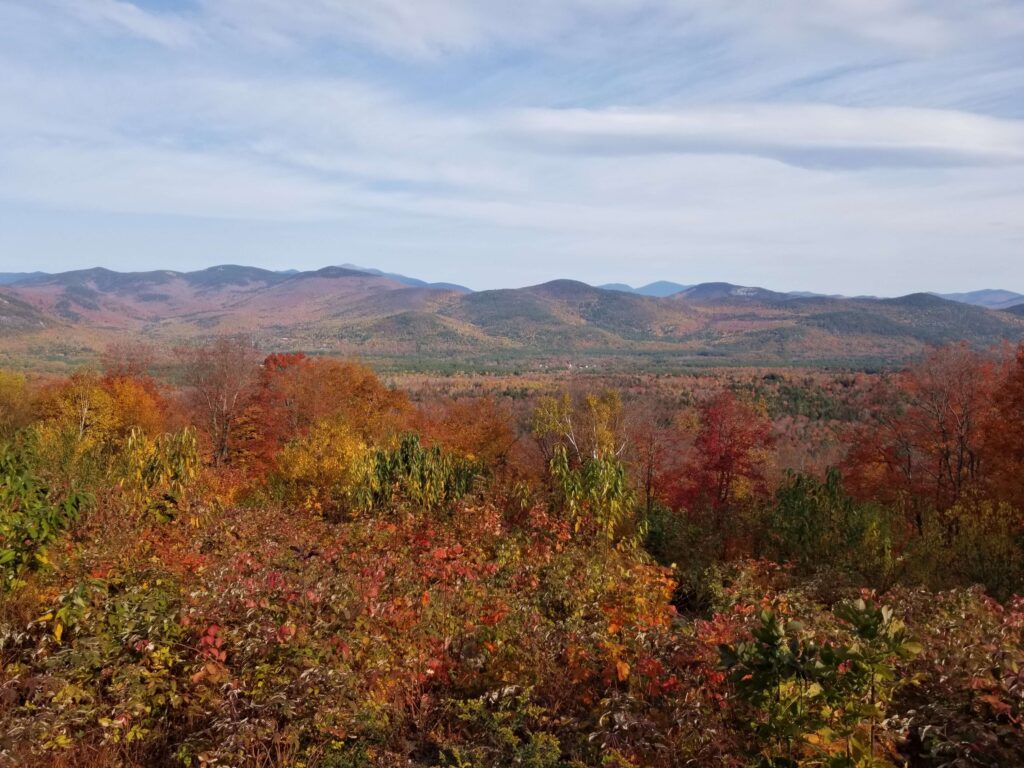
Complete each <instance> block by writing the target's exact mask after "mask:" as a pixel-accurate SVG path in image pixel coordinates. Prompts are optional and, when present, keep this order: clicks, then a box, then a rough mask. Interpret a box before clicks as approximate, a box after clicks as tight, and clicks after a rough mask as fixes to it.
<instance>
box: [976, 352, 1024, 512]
mask: <svg viewBox="0 0 1024 768" xmlns="http://www.w3.org/2000/svg"><path fill="white" fill-rule="evenodd" d="M992 402H993V406H994V407H993V409H992V412H991V413H990V414H989V419H990V420H989V423H988V425H987V427H988V428H987V429H986V432H985V455H986V457H987V460H988V462H989V473H988V474H989V482H990V487H991V490H992V491H993V494H994V495H995V496H996V497H997V498H1000V499H1002V500H1005V501H1008V502H1010V503H1012V504H1014V505H1016V506H1017V507H1020V508H1024V344H1021V345H1020V347H1018V349H1017V354H1016V357H1015V358H1014V359H1013V360H1012V362H1010V364H1009V365H1008V366H1007V370H1006V373H1005V376H1004V377H1003V379H1002V381H1001V382H1000V384H999V386H998V387H997V388H996V391H995V394H994V396H993V401H992Z"/></svg>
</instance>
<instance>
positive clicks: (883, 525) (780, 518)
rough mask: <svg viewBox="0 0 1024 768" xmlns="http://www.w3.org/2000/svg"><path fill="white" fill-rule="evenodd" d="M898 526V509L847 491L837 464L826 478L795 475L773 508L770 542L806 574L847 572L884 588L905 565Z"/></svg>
mask: <svg viewBox="0 0 1024 768" xmlns="http://www.w3.org/2000/svg"><path fill="white" fill-rule="evenodd" d="M897 525H898V524H897V521H896V518H895V513H894V512H893V511H892V510H889V509H888V508H886V507H883V506H881V505H878V504H862V503H859V502H857V501H855V500H854V499H853V498H851V497H850V496H849V495H847V493H846V492H845V490H844V489H843V481H842V477H841V475H840V474H839V471H838V470H836V469H834V468H833V469H830V470H829V471H828V473H827V475H826V477H825V480H824V481H820V480H817V479H816V478H814V477H811V476H809V475H802V474H790V476H789V481H788V483H787V484H786V485H784V486H783V487H782V488H780V489H779V491H778V493H777V494H776V499H775V504H774V505H772V506H771V507H770V509H769V511H768V514H767V528H768V531H767V533H768V537H767V541H766V544H767V548H768V551H769V553H770V554H771V555H772V556H773V557H774V558H775V559H776V560H778V561H779V562H791V563H793V564H795V565H796V566H797V567H798V568H799V569H800V571H801V572H802V573H804V574H807V573H814V572H829V573H832V574H833V575H836V574H845V575H846V577H847V578H849V577H853V578H854V579H855V580H856V582H857V583H859V584H869V585H871V586H873V587H877V588H883V589H884V588H886V587H888V586H891V585H892V583H893V580H894V578H895V576H896V571H897V568H898V565H899V563H898V560H897V558H896V556H895V554H894V549H896V542H894V538H895V537H894V528H896V527H897Z"/></svg>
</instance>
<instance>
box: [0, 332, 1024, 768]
mask: <svg viewBox="0 0 1024 768" xmlns="http://www.w3.org/2000/svg"><path fill="white" fill-rule="evenodd" d="M218 343H219V344H220V345H222V347H223V349H222V351H224V352H225V355H226V356H227V358H230V359H231V360H234V361H236V362H237V363H239V364H242V363H244V362H245V361H246V360H248V359H249V357H250V356H251V349H250V348H249V347H248V346H245V347H243V348H242V349H240V350H238V354H237V355H227V352H230V351H231V347H230V341H225V340H222V341H221V342H218ZM225 345H226V346H225ZM940 354H941V353H940ZM185 357H186V364H187V365H195V364H198V363H197V361H198V362H200V363H201V362H202V361H206V360H208V359H209V354H208V352H203V351H195V350H192V351H189V352H188V353H187V354H186V355H185ZM972 361H973V362H972ZM924 366H925V367H926V368H922V369H919V370H915V371H914V372H912V373H911V374H908V375H907V378H906V379H905V380H904V381H903V382H902V383H900V384H899V386H898V387H897V389H898V393H897V395H893V396H894V397H895V400H892V401H888V400H886V401H883V402H881V403H879V402H878V401H877V398H879V397H883V396H889V395H892V394H893V391H892V389H891V385H888V384H887V385H885V386H886V387H889V388H888V389H882V390H878V391H876V392H872V393H870V394H869V395H868V396H866V398H865V399H864V400H863V401H862V403H861V406H863V409H864V410H863V412H862V411H861V410H858V408H857V407H855V403H853V402H852V401H849V402H848V401H844V402H843V403H842V405H841V406H840V405H836V404H835V403H834V402H832V400H830V399H829V397H831V395H829V396H826V395H825V394H824V390H822V388H821V387H819V386H817V385H816V384H815V385H813V386H812V384H811V383H810V381H808V382H807V383H806V386H807V387H808V388H809V389H808V392H807V393H806V396H804V395H803V394H801V393H800V391H799V388H798V385H796V384H792V385H790V384H787V383H786V382H785V381H784V380H782V384H785V385H786V386H782V385H780V382H779V381H775V380H769V379H768V377H760V378H759V379H758V381H760V382H761V384H758V387H761V386H762V385H763V387H772V389H765V391H766V392H774V393H775V395H774V396H775V397H776V398H777V399H778V402H776V403H775V404H774V405H773V404H772V403H769V404H768V406H767V407H766V406H765V403H763V402H751V401H749V400H748V399H745V398H744V397H743V396H742V395H740V394H737V393H738V392H741V391H743V389H744V388H743V387H736V386H731V387H729V388H728V389H727V390H726V391H724V393H723V391H719V390H717V389H714V390H712V391H709V392H707V393H706V396H704V397H700V398H693V399H689V396H687V398H686V399H685V401H686V402H687V403H688V405H685V406H680V407H679V408H678V409H677V410H676V411H673V410H672V407H671V406H670V404H668V405H667V404H666V402H668V401H666V402H663V403H653V404H652V403H650V402H643V403H638V402H636V401H635V399H631V398H634V397H635V396H636V393H635V391H634V390H635V389H638V388H634V390H630V389H628V388H626V390H625V394H622V395H620V394H617V393H615V392H611V391H605V392H603V393H601V394H587V393H580V394H577V395H575V396H571V395H558V396H550V397H549V396H546V395H541V396H538V397H536V398H535V399H531V398H529V397H527V398H526V399H525V400H524V399H523V398H519V397H517V399H516V401H515V402H516V408H517V410H513V409H512V408H508V409H506V407H505V405H503V404H501V403H498V402H495V401H494V400H493V399H491V398H489V397H481V398H479V399H476V400H473V401H468V402H466V401H459V400H457V399H455V398H451V399H446V400H432V401H429V400H428V401H426V402H421V403H420V404H419V405H418V406H416V407H414V406H413V404H412V403H411V402H410V401H409V400H408V399H407V398H406V397H405V396H404V395H402V394H401V393H400V392H397V391H396V390H392V389H389V388H388V387H385V386H384V385H383V384H381V383H380V382H379V381H378V380H376V378H375V377H373V375H372V373H371V372H369V371H368V370H367V369H365V368H364V367H362V366H359V365H357V364H349V363H339V362H337V361H325V360H311V359H309V358H305V357H303V356H301V355H275V356H271V357H270V358H268V359H267V360H266V361H265V362H264V364H263V366H262V367H259V368H255V367H254V368H253V369H251V370H235V369H234V368H233V367H232V366H219V367H216V368H215V369H210V370H206V371H203V372H202V375H199V373H200V372H199V371H195V372H194V373H195V375H194V376H192V377H191V379H189V377H186V379H189V380H193V384H192V389H191V390H189V391H188V392H186V393H184V394H183V395H179V394H178V393H176V392H175V391H173V390H169V389H166V388H164V387H162V386H160V385H159V384H158V383H157V382H155V381H154V380H152V379H150V378H148V377H147V376H146V375H145V373H144V371H140V370H137V369H136V368H134V367H132V366H124V365H115V366H114V367H113V369H112V370H108V372H107V375H105V376H98V375H84V374H83V375H78V376H75V377H73V378H72V379H70V380H68V381H65V382H49V383H45V384H42V385H40V384H37V383H34V382H32V383H30V382H27V381H25V380H23V379H21V378H19V377H12V376H4V377H0V406H3V404H4V403H12V402H15V401H16V402H18V412H17V413H14V412H13V411H12V412H11V413H7V412H4V413H0V437H2V439H4V440H5V441H6V443H5V445H4V447H3V449H2V450H0V577H2V579H3V583H2V584H0V664H2V667H0V765H7V764H10V765H17V766H51V765H53V766H85V767H86V768H89V767H90V766H95V767H103V768H110V767H111V766H309V768H320V767H322V768H340V767H342V766H351V767H354V766H400V765H401V766H409V765H412V766H423V767H424V768H426V767H428V766H429V767H431V768H433V767H434V766H438V767H439V766H460V767H466V766H508V767H509V768H511V767H512V766H530V767H533V768H580V767H581V766H602V768H604V767H609V766H614V767H616V768H641V767H651V768H674V767H676V766H692V765H700V766H721V767H722V768H726V767H730V768H732V767H738V766H748V765H762V766H775V767H781V766H829V767H832V768H840V767H843V768H852V767H854V766H856V767H859V768H867V767H868V766H886V765H888V766H913V767H914V768H940V767H944V766H992V767H994V766H1006V765H1018V764H1024V733H1022V730H1021V726H1020V723H1021V721H1022V717H1024V711H1022V710H1024V652H1022V650H1021V649H1022V648H1024V604H1022V603H1021V602H1020V601H1019V599H1018V598H1016V597H1015V595H1016V594H1017V593H1019V592H1020V591H1021V588H1022V584H1024V560H1022V553H1024V542H1022V540H1021V535H1022V526H1021V523H1022V518H1021V515H1020V513H1019V512H1018V508H1017V507H1016V506H1015V505H1016V504H1017V503H1018V500H1019V499H1020V498H1021V497H1022V494H1021V488H1020V487H1019V483H1020V478H1021V477H1024V475H1021V474H1017V475H1016V477H1017V480H1016V481H1015V480H1014V477H1015V475H1014V472H1013V466H1015V465H1014V464H1013V462H1014V461H1020V462H1021V463H1022V464H1024V454H1022V455H1018V454H1017V453H1015V451H1016V448H1015V447H1014V446H1015V445H1016V443H1014V442H1013V441H1012V440H1007V439H1003V438H1001V437H997V436H996V432H997V431H998V430H1000V429H1009V428H1011V427H1014V428H1019V429H1021V430H1024V424H1022V423H1020V420H1019V418H1018V416H1015V415H1014V414H1016V413H1018V410H1014V409H1017V406H1018V403H1017V399H1016V395H1015V393H1016V392H1018V390H1020V391H1021V392H1024V387H1022V386H1018V385H1019V381H1018V379H1019V380H1020V381H1024V355H1022V356H1021V358H1020V362H1019V363H1018V364H1017V366H1016V367H1015V366H1014V365H1009V364H1008V365H1007V366H1005V367H1004V368H999V369H998V370H999V371H1002V373H1000V374H999V375H997V374H996V371H997V367H995V366H989V365H988V364H987V363H985V362H984V361H981V360H979V359H974V358H971V357H969V356H965V355H964V351H963V350H961V349H954V350H952V351H950V352H948V353H947V357H944V358H934V359H932V360H930V361H928V362H926V363H925V364H924ZM928 366H930V367H928ZM964 366H967V368H965V367H964ZM970 366H977V367H970ZM979 372H980V373H979ZM1000 377H1002V378H1000ZM800 386H803V385H800ZM795 387H796V389H794V388H795ZM9 391H16V392H17V393H20V394H19V395H18V396H17V397H15V398H11V397H8V398H7V400H4V399H3V395H4V392H9ZM750 391H752V392H754V394H757V393H758V392H760V391H761V390H760V389H758V388H757V387H754V388H753V389H751V390H750ZM941 391H945V392H946V394H947V395H948V397H946V398H945V399H943V397H941V396H940V395H939V394H938V393H940V392H941ZM517 392H518V390H517ZM631 392H632V394H631ZM887 393H888V394H887ZM991 393H995V394H991ZM200 394H202V397H200V396H199V395H200ZM225 394H229V395H230V396H231V397H233V398H235V400H234V401H233V403H232V404H231V406H230V407H220V406H218V407H215V408H214V407H211V406H210V404H211V403H213V404H216V403H218V402H221V403H223V401H222V400H218V399H217V398H218V397H219V396H221V395H225ZM990 394H991V397H990V396H989V395H990ZM954 395H955V396H954ZM872 398H875V399H874V400H873V399H872ZM683 400H684V399H683V398H679V399H677V401H676V402H682V401H683ZM780 402H784V403H786V405H785V409H787V410H791V411H794V412H798V413H800V414H810V415H812V416H815V417H818V418H823V419H833V418H836V419H842V420H843V425H842V430H843V435H844V436H843V439H844V440H847V441H848V443H847V446H848V448H849V450H848V452H847V453H848V456H849V458H848V460H847V462H846V464H844V466H843V470H842V472H841V471H840V470H829V471H827V472H817V471H814V470H813V469H808V468H807V467H803V468H802V469H803V471H799V472H797V471H793V472H786V471H785V470H787V469H789V468H790V467H789V466H785V465H784V464H785V462H783V460H782V459H781V458H780V457H781V455H782V453H781V452H782V448H780V444H781V442H782V441H781V440H780V439H779V434H778V433H779V422H778V421H775V422H773V421H771V420H770V419H769V415H770V414H771V413H772V412H773V411H775V410H778V408H780V407H782V406H780V405H779V403H780ZM936 402H944V403H946V404H947V407H948V408H951V409H953V411H954V412H955V417H950V418H949V419H948V420H947V416H948V415H949V414H948V413H947V412H946V411H944V410H940V411H936V410H935V409H934V407H933V404H934V403H936ZM950 403H952V405H950ZM869 404H870V405H871V408H870V409H868V408H867V406H868V405H869ZM526 406H532V407H530V408H527V407H526ZM890 406H892V407H890ZM3 407H7V406H3ZM986 409H988V410H986ZM1020 412H1021V413H1024V411H1020ZM852 413H859V414H860V416H859V417H858V419H857V421H858V422H859V423H860V424H862V425H863V424H871V427H870V429H869V428H864V429H860V428H856V429H854V430H853V432H852V433H851V432H850V431H849V430H850V424H849V423H848V422H850V421H851V420H852V417H851V414H852ZM968 413H969V415H970V419H969V421H970V422H971V423H972V424H974V425H975V426H971V427H970V428H960V431H959V432H950V431H949V429H947V427H955V426H956V425H962V424H963V423H964V419H962V418H960V417H962V416H964V415H965V414H968ZM786 418H788V416H787V417H786ZM225 419H227V420H228V421H227V422H225V421H224V420H225ZM929 419H931V421H929ZM935 419H938V422H936V421H935ZM1014 419H1017V421H1014ZM460 421H465V422H466V423H465V426H464V428H463V427H462V426H460ZM517 421H518V431H519V434H518V436H517V435H516V434H515V426H516V422H517ZM947 421H948V423H947ZM936 423H938V424H939V429H938V433H937V434H930V433H929V429H931V427H930V426H929V425H934V424H936ZM192 425H194V426H192ZM837 434H839V433H838V432H837ZM517 437H518V439H516V438H517ZM958 457H959V458H958ZM1017 466H1018V467H1019V465H1017ZM794 469H797V467H794ZM951 473H952V474H951Z"/></svg>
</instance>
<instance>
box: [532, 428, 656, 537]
mask: <svg viewBox="0 0 1024 768" xmlns="http://www.w3.org/2000/svg"><path fill="white" fill-rule="evenodd" d="M550 471H551V477H552V479H553V481H554V484H555V504H556V506H558V507H559V508H561V509H562V510H563V511H565V512H566V513H567V514H568V515H569V518H570V519H571V521H572V524H573V528H574V530H575V531H576V532H577V533H579V532H581V531H586V530H591V531H594V532H596V533H597V534H598V535H599V536H600V537H602V538H604V539H606V540H607V541H618V542H622V541H625V540H627V539H629V538H630V537H631V536H632V534H635V533H637V532H638V529H637V520H636V497H635V494H634V493H633V489H632V487H631V486H630V484H629V477H628V475H627V474H626V468H625V466H624V465H623V464H622V462H621V461H619V460H618V459H617V458H615V457H614V455H612V454H599V455H597V456H594V457H590V458H587V459H585V460H584V461H583V462H582V463H581V464H580V465H579V466H572V465H571V464H570V462H569V454H568V451H567V450H566V449H565V447H564V446H562V445H558V446H556V447H555V449H554V456H553V457H552V459H551V466H550Z"/></svg>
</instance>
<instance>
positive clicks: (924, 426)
mask: <svg viewBox="0 0 1024 768" xmlns="http://www.w3.org/2000/svg"><path fill="white" fill-rule="evenodd" d="M995 370H996V366H995V365H994V363H993V361H992V360H991V359H989V358H988V357H985V356H982V355H980V354H978V353H977V352H974V351H973V350H971V349H970V348H969V347H968V346H967V345H966V344H952V345H949V346H945V347H941V348H939V349H936V350H934V351H933V352H931V354H929V355H928V356H927V357H926V358H925V359H924V360H923V361H921V362H920V363H919V364H918V365H915V366H914V367H912V368H910V369H909V370H907V371H906V372H905V373H903V374H901V375H900V376H899V377H898V378H897V380H896V382H895V385H893V383H890V382H886V383H884V384H882V385H881V389H880V390H879V391H878V392H876V397H875V399H874V400H873V402H872V404H871V405H872V408H871V410H872V412H871V413H870V415H869V418H868V419H867V420H866V421H865V423H864V424H862V425H861V426H860V427H859V429H858V434H857V436H856V437H855V439H854V442H853V447H852V449H851V451H850V453H849V455H848V457H847V460H846V462H845V469H846V473H847V475H848V476H849V478H850V481H851V488H853V489H854V490H856V491H857V492H858V493H859V494H860V495H862V496H868V497H871V498H876V499H880V500H883V501H888V502H897V501H901V500H902V501H904V502H908V501H909V502H911V503H913V505H914V507H915V511H914V514H915V519H916V524H917V526H918V528H920V527H921V525H922V523H923V520H922V515H923V510H922V509H921V505H922V504H925V505H927V506H929V507H931V508H933V509H938V510H945V509H948V508H950V507H951V506H953V505H954V504H955V503H956V502H957V501H959V500H960V499H961V497H962V496H963V495H964V494H965V492H966V491H967V489H969V488H971V487H976V486H977V484H978V483H979V481H980V480H981V478H982V475H983V470H984V461H983V454H984V451H983V434H984V427H985V424H986V423H988V422H989V421H990V409H991V406H992V398H993V394H994V390H995V384H996V381H997V379H996V376H995Z"/></svg>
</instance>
